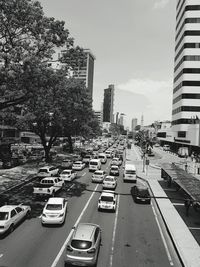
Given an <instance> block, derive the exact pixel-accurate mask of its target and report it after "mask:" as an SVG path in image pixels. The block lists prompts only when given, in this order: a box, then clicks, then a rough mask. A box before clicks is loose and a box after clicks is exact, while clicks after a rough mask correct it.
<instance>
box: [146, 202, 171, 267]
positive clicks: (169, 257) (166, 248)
mask: <svg viewBox="0 0 200 267" xmlns="http://www.w3.org/2000/svg"><path fill="white" fill-rule="evenodd" d="M151 206H152V210H153V213H154V216H155V219H156V222H157V225H158V229H159V231H160V235H161V238H162V241H163V244H164V247H165V250H166V253H167V257H168V260H169V263H170V265H171V266H174V263H173V261H172V257H171V255H170V252H169V249H168V247H167V243H166V240H165V237H164V235H163V232H162V229H161V226H160V223H159V221H158V217H157V214H156V211H155V208H154V206H153V205H151Z"/></svg>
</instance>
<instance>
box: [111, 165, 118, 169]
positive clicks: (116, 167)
mask: <svg viewBox="0 0 200 267" xmlns="http://www.w3.org/2000/svg"><path fill="white" fill-rule="evenodd" d="M110 168H111V169H112V168H114V169H119V166H117V165H112V166H111V167H110Z"/></svg>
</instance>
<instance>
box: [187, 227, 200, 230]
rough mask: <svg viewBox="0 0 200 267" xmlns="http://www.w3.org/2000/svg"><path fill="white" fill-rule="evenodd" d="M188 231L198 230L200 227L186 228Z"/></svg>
mask: <svg viewBox="0 0 200 267" xmlns="http://www.w3.org/2000/svg"><path fill="white" fill-rule="evenodd" d="M188 228H189V229H190V230H200V227H188Z"/></svg>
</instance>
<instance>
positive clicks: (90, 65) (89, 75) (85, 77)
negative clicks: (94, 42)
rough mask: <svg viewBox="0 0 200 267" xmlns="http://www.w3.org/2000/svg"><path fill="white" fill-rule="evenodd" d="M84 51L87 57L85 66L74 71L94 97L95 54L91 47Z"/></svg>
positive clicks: (75, 75)
mask: <svg viewBox="0 0 200 267" xmlns="http://www.w3.org/2000/svg"><path fill="white" fill-rule="evenodd" d="M84 53H85V54H86V58H87V60H86V63H85V66H83V67H80V68H79V69H77V70H76V71H75V72H74V78H77V79H80V80H82V81H84V82H85V85H86V88H87V90H88V93H89V95H90V97H91V99H92V96H93V79H94V60H95V56H94V55H93V54H92V52H91V51H90V50H89V49H84Z"/></svg>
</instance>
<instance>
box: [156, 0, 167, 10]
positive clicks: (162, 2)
mask: <svg viewBox="0 0 200 267" xmlns="http://www.w3.org/2000/svg"><path fill="white" fill-rule="evenodd" d="M168 3H169V0H157V1H156V2H155V3H154V6H153V8H154V9H161V8H165V6H166V5H167V4H168Z"/></svg>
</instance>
